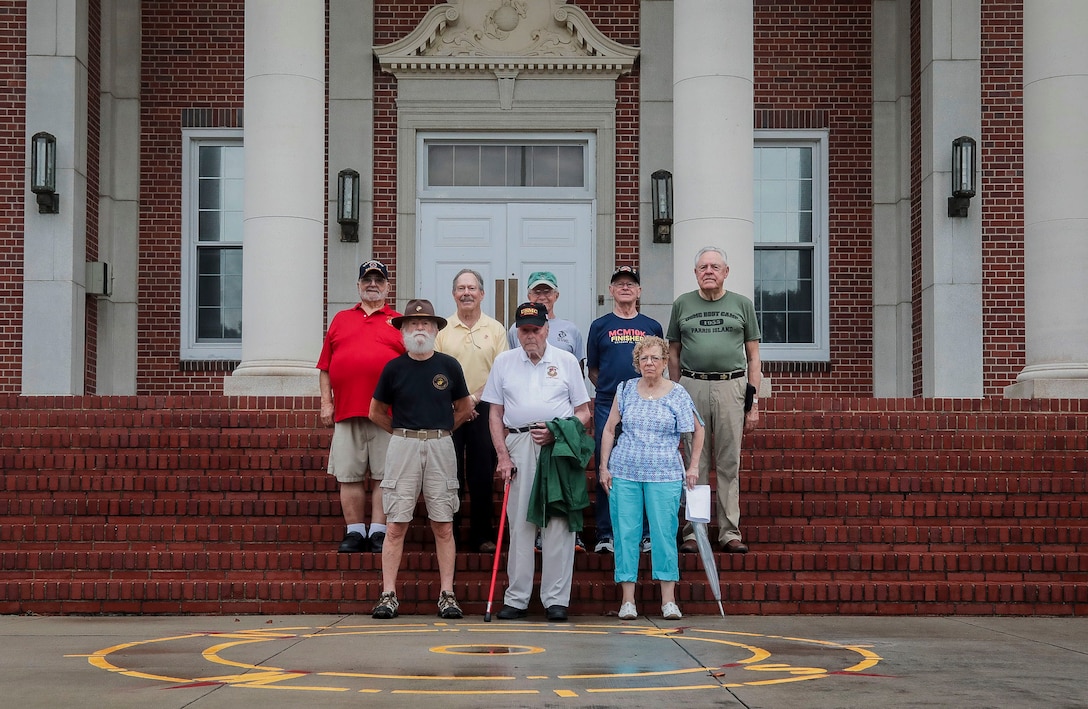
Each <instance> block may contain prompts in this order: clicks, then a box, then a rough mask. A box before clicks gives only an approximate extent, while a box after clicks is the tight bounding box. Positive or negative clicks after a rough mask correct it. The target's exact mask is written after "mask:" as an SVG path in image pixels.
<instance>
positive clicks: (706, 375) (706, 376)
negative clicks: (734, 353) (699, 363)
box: [680, 369, 745, 382]
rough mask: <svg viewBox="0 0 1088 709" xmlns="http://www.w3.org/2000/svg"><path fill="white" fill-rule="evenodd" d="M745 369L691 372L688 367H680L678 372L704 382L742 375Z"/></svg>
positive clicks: (735, 377)
mask: <svg viewBox="0 0 1088 709" xmlns="http://www.w3.org/2000/svg"><path fill="white" fill-rule="evenodd" d="M744 373H745V370H743V369H738V370H737V371H735V372H693V371H691V370H690V369H681V370H680V374H682V375H684V376H685V377H691V378H692V379H702V380H703V381H704V382H724V381H727V380H729V379H737V378H738V377H743V376H744Z"/></svg>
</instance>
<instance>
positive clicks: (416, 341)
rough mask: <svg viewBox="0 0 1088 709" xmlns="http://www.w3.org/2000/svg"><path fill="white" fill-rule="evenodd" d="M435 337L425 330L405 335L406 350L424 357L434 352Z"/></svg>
mask: <svg viewBox="0 0 1088 709" xmlns="http://www.w3.org/2000/svg"><path fill="white" fill-rule="evenodd" d="M434 339H435V335H434V334H432V333H430V332H426V331H423V330H417V331H415V332H411V333H408V332H406V333H404V349H406V350H408V351H409V352H410V353H412V354H417V355H422V354H429V353H431V352H433V351H434Z"/></svg>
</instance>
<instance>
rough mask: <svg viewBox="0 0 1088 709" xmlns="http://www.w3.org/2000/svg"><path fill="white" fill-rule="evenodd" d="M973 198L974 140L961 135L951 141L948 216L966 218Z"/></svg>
mask: <svg viewBox="0 0 1088 709" xmlns="http://www.w3.org/2000/svg"><path fill="white" fill-rule="evenodd" d="M974 196H975V139H974V138H968V137H967V136H965V135H963V136H960V137H959V138H956V139H955V140H953V141H952V196H951V197H949V198H948V216H950V217H966V216H967V208H968V207H970V206H971V198H972V197H974Z"/></svg>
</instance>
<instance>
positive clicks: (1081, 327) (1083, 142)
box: [1005, 0, 1088, 399]
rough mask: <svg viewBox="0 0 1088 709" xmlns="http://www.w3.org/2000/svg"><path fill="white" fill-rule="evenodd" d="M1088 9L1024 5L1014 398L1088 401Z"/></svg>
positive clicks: (1054, 0)
mask: <svg viewBox="0 0 1088 709" xmlns="http://www.w3.org/2000/svg"><path fill="white" fill-rule="evenodd" d="M1086 26H1088V3H1085V2H1083V0H1046V1H1045V2H1044V1H1043V0H1037V1H1034V2H1026V3H1024V301H1025V302H1024V317H1025V330H1026V332H1025V340H1026V341H1025V354H1026V360H1027V366H1026V367H1024V370H1023V371H1022V372H1021V373H1020V375H1019V376H1018V377H1017V378H1016V381H1017V383H1016V384H1014V385H1012V386H1010V387H1007V388H1006V389H1005V395H1006V396H1008V397H1013V398H1078V399H1083V398H1088V310H1086V309H1085V308H1084V307H1083V305H1082V304H1083V303H1084V300H1085V298H1086V297H1088V281H1086V280H1085V277H1084V272H1085V264H1088V199H1086V195H1088V170H1086V169H1085V158H1086V157H1088V42H1085V41H1084V28H1085V27H1086Z"/></svg>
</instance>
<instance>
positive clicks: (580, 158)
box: [423, 138, 588, 190]
mask: <svg viewBox="0 0 1088 709" xmlns="http://www.w3.org/2000/svg"><path fill="white" fill-rule="evenodd" d="M425 146H426V158H425V162H424V168H425V177H424V183H423V186H424V189H443V188H488V187H494V188H507V189H508V188H553V189H554V188H567V189H576V190H583V189H585V188H586V187H587V185H588V177H587V174H588V173H587V169H586V168H587V165H586V154H587V144H586V143H584V142H580V141H577V142H565V141H550V140H543V141H540V142H535V141H520V140H512V141H502V140H497V141H478V140H477V141H473V140H471V139H468V140H458V139H433V138H431V139H427V140H426V142H425Z"/></svg>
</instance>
